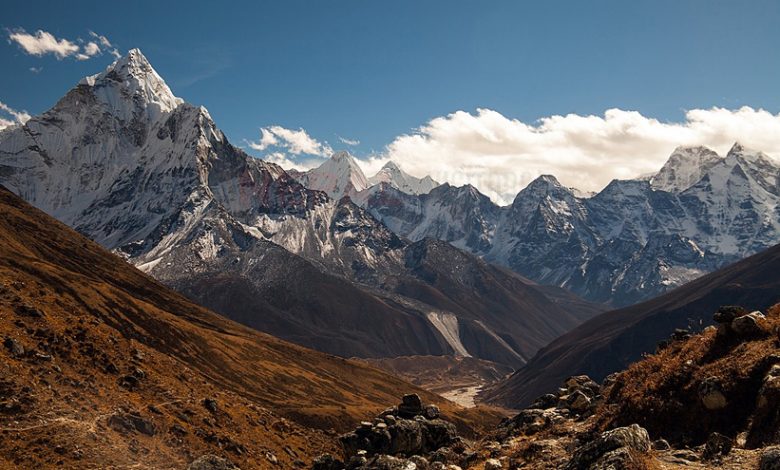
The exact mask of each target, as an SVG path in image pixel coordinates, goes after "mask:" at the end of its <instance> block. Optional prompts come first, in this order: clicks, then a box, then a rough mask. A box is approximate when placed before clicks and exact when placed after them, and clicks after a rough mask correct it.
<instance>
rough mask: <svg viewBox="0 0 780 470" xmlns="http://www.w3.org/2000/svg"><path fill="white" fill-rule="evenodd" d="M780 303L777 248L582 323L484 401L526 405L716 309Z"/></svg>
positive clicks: (598, 375) (623, 361)
mask: <svg viewBox="0 0 780 470" xmlns="http://www.w3.org/2000/svg"><path fill="white" fill-rule="evenodd" d="M778 300H780V246H775V247H773V248H770V249H768V250H766V251H763V252H761V253H759V254H756V255H754V256H751V257H749V258H746V259H745V260H742V261H740V262H738V263H735V264H733V265H731V266H728V267H726V268H724V269H721V270H719V271H716V272H714V273H712V274H709V275H707V276H704V277H702V278H700V279H697V280H695V281H693V282H690V283H688V284H686V285H684V286H682V287H680V288H678V289H675V290H674V291H672V292H669V293H668V294H664V295H662V296H660V297H657V298H655V299H653V300H650V301H648V302H643V303H641V304H638V305H634V306H632V307H628V308H623V309H620V310H613V311H611V312H607V313H604V314H602V315H599V316H597V317H595V318H593V319H591V320H590V321H587V322H585V323H584V324H582V325H580V326H579V327H577V328H575V329H574V330H572V331H570V332H569V333H567V334H565V335H563V336H561V337H560V338H558V339H557V340H555V341H553V342H552V343H551V344H550V345H548V346H546V347H545V348H543V349H541V350H540V351H539V352H538V353H537V354H536V356H534V358H533V359H532V360H531V361H529V363H528V365H526V366H525V367H523V368H522V369H520V370H519V371H517V372H516V373H515V374H513V375H512V376H511V377H509V378H508V379H506V380H505V381H503V382H501V383H499V384H497V385H495V386H494V387H491V389H490V390H488V391H487V392H486V393H485V394H484V396H483V398H484V399H485V400H487V401H490V402H496V403H501V404H503V405H506V406H510V407H519V406H524V405H527V404H528V403H530V402H531V401H532V400H533V399H535V398H536V397H537V396H539V395H541V394H544V393H547V392H549V391H550V390H554V389H555V388H556V387H557V386H558V384H560V383H561V382H562V381H563V380H564V379H565V378H566V377H568V376H571V375H575V374H587V375H590V376H591V377H593V378H594V379H596V380H601V379H602V378H604V377H605V376H606V375H608V374H610V373H612V372H615V371H617V370H621V369H623V368H625V367H626V366H628V365H629V364H630V363H632V362H634V361H636V360H637V359H639V358H640V357H641V355H642V353H650V352H653V351H654V350H655V346H656V344H657V343H658V341H660V340H661V339H664V338H667V337H668V336H669V335H670V334H671V333H672V332H673V331H674V329H675V328H687V327H688V326H695V327H696V328H699V327H700V325H703V324H709V323H711V321H712V320H711V317H712V312H714V311H715V310H716V309H717V308H718V307H719V306H720V305H729V304H734V305H744V306H745V307H746V308H750V309H764V308H767V307H768V306H770V305H773V304H774V303H776V302H777V301H778Z"/></svg>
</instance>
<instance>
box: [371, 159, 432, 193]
mask: <svg viewBox="0 0 780 470" xmlns="http://www.w3.org/2000/svg"><path fill="white" fill-rule="evenodd" d="M368 181H369V183H370V184H371V185H372V186H373V185H377V184H380V183H387V184H389V185H390V186H392V187H394V188H396V189H399V190H401V191H403V192H405V193H407V194H415V195H417V194H427V193H429V192H430V191H431V190H432V189H433V188H435V187H436V186H439V183H437V182H436V181H434V180H433V178H431V177H430V176H425V177H423V178H416V177H414V176H412V175H410V174H408V173H406V172H405V171H403V170H402V169H401V167H399V166H398V164H396V163H395V162H394V161H392V160H390V161H388V162H387V163H385V164H384V166H383V167H382V169H381V170H379V171H378V172H377V174H375V175H374V176H372V177H371V178H369V180H368Z"/></svg>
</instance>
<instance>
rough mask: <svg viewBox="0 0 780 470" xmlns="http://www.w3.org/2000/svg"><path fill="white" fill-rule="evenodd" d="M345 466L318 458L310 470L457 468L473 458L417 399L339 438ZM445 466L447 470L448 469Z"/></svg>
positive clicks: (436, 410) (448, 427) (448, 425)
mask: <svg viewBox="0 0 780 470" xmlns="http://www.w3.org/2000/svg"><path fill="white" fill-rule="evenodd" d="M339 440H340V442H341V445H342V447H343V448H344V460H343V461H342V460H340V459H338V458H336V457H334V456H332V455H327V454H326V455H322V456H320V457H319V458H318V459H317V460H315V462H314V466H313V467H312V468H313V469H315V470H344V469H349V470H353V469H360V470H368V469H383V470H392V469H417V470H427V469H431V470H437V469H438V470H441V469H453V468H459V466H458V465H453V463H457V464H460V465H464V466H465V464H467V463H468V461H469V460H470V459H473V458H475V457H476V456H475V455H473V454H470V453H469V452H467V449H466V447H465V445H464V443H463V441H462V440H461V439H460V437H459V436H458V434H457V431H456V429H455V426H454V425H453V424H452V423H450V422H448V421H445V420H443V419H441V418H440V417H439V408H438V407H436V406H435V405H424V404H423V403H422V400H421V399H420V397H419V396H418V395H416V394H411V395H405V396H404V397H403V399H402V401H401V403H400V404H399V405H398V406H394V407H392V408H389V409H387V410H385V411H383V412H382V413H380V415H379V416H377V417H376V418H375V419H374V420H373V421H364V422H362V423H360V425H359V426H358V427H357V429H355V430H354V431H353V432H350V433H347V434H344V435H342V436H341V437H340V438H339ZM448 465H449V466H448Z"/></svg>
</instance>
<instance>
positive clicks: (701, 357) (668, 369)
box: [599, 305, 780, 444]
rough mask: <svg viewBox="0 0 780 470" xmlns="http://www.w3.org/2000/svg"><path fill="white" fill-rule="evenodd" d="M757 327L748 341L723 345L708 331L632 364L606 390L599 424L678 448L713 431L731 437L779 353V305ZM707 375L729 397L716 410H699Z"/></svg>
mask: <svg viewBox="0 0 780 470" xmlns="http://www.w3.org/2000/svg"><path fill="white" fill-rule="evenodd" d="M760 326H761V328H762V330H763V334H762V335H759V336H758V337H756V338H755V339H753V340H750V341H745V342H739V341H723V340H721V339H720V338H718V337H717V336H716V333H715V332H714V331H708V332H705V333H702V334H698V335H694V336H693V337H692V338H690V339H689V340H687V341H682V342H675V343H673V344H672V345H671V346H670V347H668V348H666V349H664V350H662V351H660V352H659V353H657V354H653V355H650V356H648V357H646V358H645V359H643V360H641V361H639V362H637V363H635V364H633V365H632V366H630V367H629V368H628V369H627V370H626V371H624V372H622V373H620V374H619V375H618V378H617V381H616V382H615V384H614V385H613V386H612V387H611V389H610V390H609V391H608V392H607V394H608V396H607V405H605V406H604V408H603V409H602V410H601V412H600V423H599V426H600V427H601V428H609V427H614V426H623V425H627V424H631V423H638V424H640V425H641V426H643V427H645V428H647V429H648V431H649V432H650V434H651V437H653V438H660V437H663V438H666V439H668V440H670V441H671V442H675V443H680V444H701V443H702V442H703V440H704V439H706V437H707V436H708V435H709V433H711V432H713V431H718V432H721V433H723V434H727V435H731V436H734V435H736V433H737V432H739V431H740V430H742V429H744V428H745V426H746V422H747V419H748V418H749V416H750V415H751V414H752V412H753V409H754V407H755V402H756V393H757V391H758V389H759V387H760V386H761V380H762V379H763V377H764V374H765V373H766V371H767V370H768V368H769V366H770V365H771V364H770V361H769V360H768V359H767V358H768V357H769V356H771V355H773V354H777V353H780V349H778V348H779V347H780V344H778V337H777V334H776V331H777V329H778V327H780V305H778V306H775V307H773V308H771V309H770V310H769V311H768V312H767V318H766V319H765V320H763V321H762V322H761V325H760ZM708 377H716V378H717V379H718V380H719V382H720V383H721V385H722V387H723V390H724V394H725V396H726V397H727V398H728V399H729V403H728V405H727V406H726V408H725V409H723V410H719V411H718V412H712V411H709V410H707V409H706V408H704V406H703V405H702V403H701V401H700V399H699V385H700V384H701V382H702V381H703V380H704V379H706V378H708Z"/></svg>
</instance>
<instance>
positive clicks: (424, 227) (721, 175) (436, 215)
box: [357, 144, 780, 306]
mask: <svg viewBox="0 0 780 470" xmlns="http://www.w3.org/2000/svg"><path fill="white" fill-rule="evenodd" d="M357 201H358V203H359V204H360V205H361V206H362V207H364V208H365V209H366V210H367V211H368V212H369V213H370V214H372V215H373V216H375V217H376V218H377V219H379V220H381V221H382V222H383V223H384V224H385V225H386V226H387V227H388V228H390V229H391V230H392V231H393V232H395V233H396V234H398V235H399V236H402V237H406V238H409V239H410V240H413V241H414V240H421V239H423V238H427V237H433V238H437V239H440V240H445V241H448V242H450V243H452V244H453V245H454V246H456V247H459V248H461V249H464V250H466V251H469V252H471V253H473V254H475V255H478V256H480V257H482V258H483V259H485V260H487V261H488V262H491V263H494V264H497V265H501V266H505V267H508V268H510V269H512V270H513V271H515V272H517V273H519V274H521V275H523V276H525V277H527V278H529V279H532V280H533V281H536V282H538V283H540V284H549V285H555V286H559V287H563V288H566V289H568V290H570V291H571V292H573V293H575V294H578V295H580V296H582V297H584V298H585V299H588V300H590V301H594V302H598V303H605V304H610V305H613V306H624V305H630V304H632V303H636V302H639V301H642V300H647V299H650V298H652V297H655V296H657V295H659V294H661V293H664V292H666V291H668V290H670V289H673V288H675V287H678V286H681V285H683V284H685V283H686V282H689V281H691V280H693V279H696V278H698V277H700V276H702V275H704V274H706V273H708V272H711V271H713V270H715V269H717V268H720V267H723V266H725V265H727V264H729V263H732V262H735V261H737V260H739V259H742V258H744V257H745V256H748V255H751V254H753V253H756V252H758V251H760V250H762V249H766V248H768V247H770V246H772V245H774V244H776V243H778V242H780V166H778V164H777V163H775V162H774V161H773V160H772V159H770V158H769V157H767V156H766V155H764V154H763V153H761V152H756V151H752V150H748V149H746V148H744V147H743V146H741V145H740V144H735V145H734V146H733V147H732V148H731V150H730V151H729V152H728V154H727V155H726V156H725V157H721V156H719V155H718V154H717V153H715V152H714V151H712V150H709V149H707V148H704V147H680V148H677V149H675V150H674V152H673V153H672V155H671V156H670V158H669V160H668V161H667V163H666V164H665V165H664V166H663V168H661V170H660V171H659V172H658V173H657V174H655V175H653V176H651V177H650V178H642V179H636V180H615V181H612V182H611V183H610V184H609V185H608V186H607V187H606V188H604V189H603V190H602V191H601V192H599V193H597V194H595V195H592V196H588V197H583V196H581V195H580V194H579V192H578V191H576V190H574V189H571V188H567V187H564V186H563V185H561V184H560V183H559V182H558V181H557V180H556V178H555V177H554V176H549V175H548V176H541V177H539V178H537V179H536V180H534V181H533V182H531V183H530V184H529V185H528V186H527V187H526V188H524V189H523V190H522V191H520V192H519V193H518V194H517V196H516V197H515V199H514V201H513V202H512V204H511V205H509V206H503V207H502V206H498V205H496V204H495V203H493V202H492V201H491V200H490V199H489V198H488V197H487V196H485V195H483V194H481V193H480V192H479V191H478V190H477V189H476V188H474V187H472V186H468V185H467V186H462V187H454V186H451V185H449V184H447V183H445V184H442V185H440V186H438V187H435V188H433V189H432V190H431V191H429V192H428V193H426V194H419V195H414V194H409V193H406V192H403V191H401V190H399V189H398V188H396V187H394V186H391V185H379V186H376V187H374V188H371V189H369V190H364V191H363V193H361V194H359V195H358V199H357Z"/></svg>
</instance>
